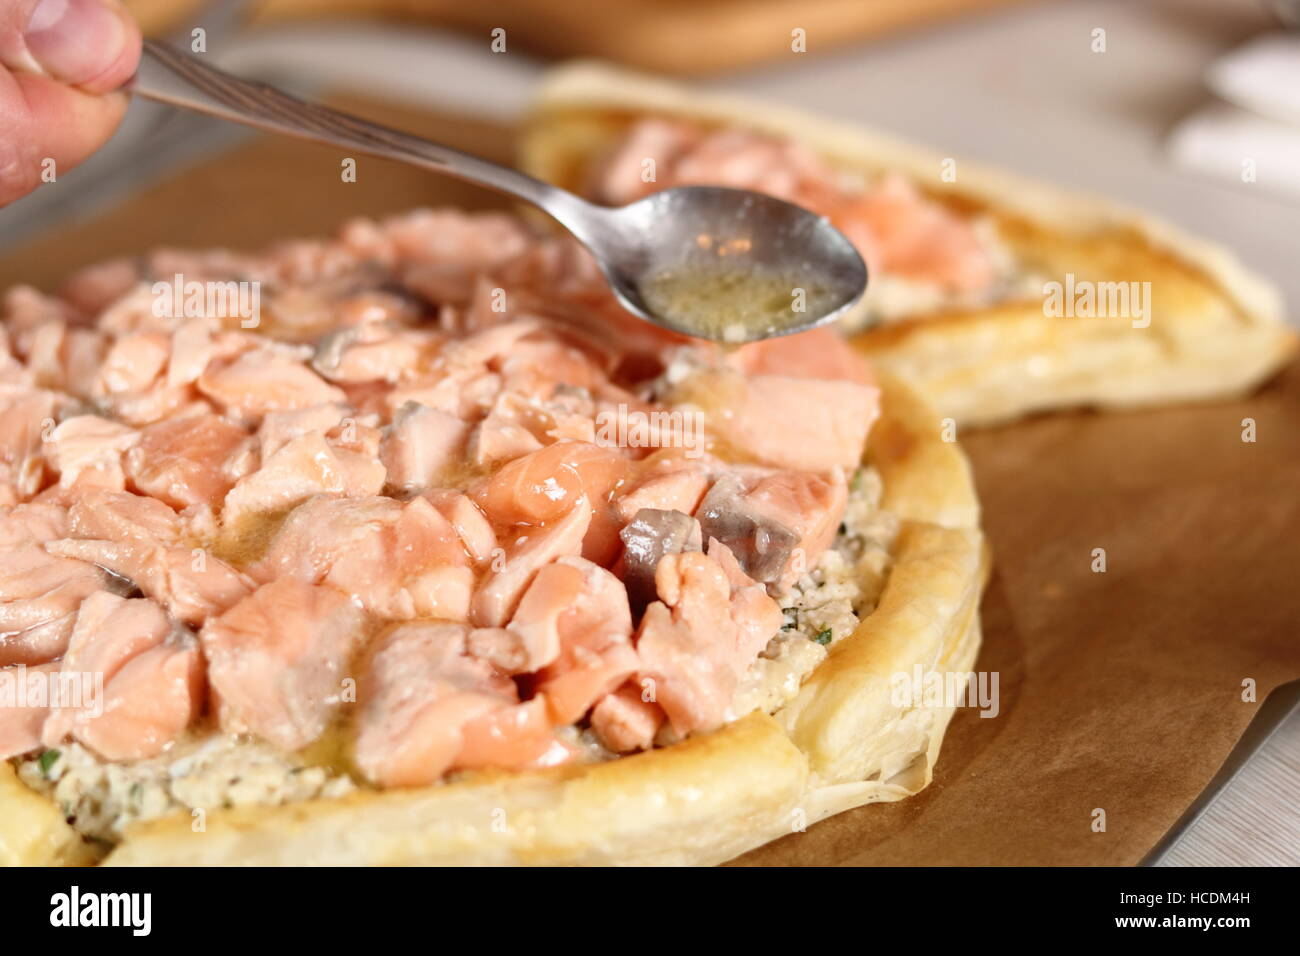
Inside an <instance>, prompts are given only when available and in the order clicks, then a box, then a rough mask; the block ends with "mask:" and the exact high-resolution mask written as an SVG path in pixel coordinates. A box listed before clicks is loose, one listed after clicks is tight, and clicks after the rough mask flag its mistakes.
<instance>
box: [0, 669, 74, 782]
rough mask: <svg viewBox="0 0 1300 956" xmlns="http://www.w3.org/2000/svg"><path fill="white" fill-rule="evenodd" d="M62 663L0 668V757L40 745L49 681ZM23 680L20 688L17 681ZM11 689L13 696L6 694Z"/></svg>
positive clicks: (7, 757) (46, 714) (6, 758)
mask: <svg viewBox="0 0 1300 956" xmlns="http://www.w3.org/2000/svg"><path fill="white" fill-rule="evenodd" d="M60 666H61V665H60V664H58V663H57V662H55V663H52V664H39V665H37V666H35V667H23V666H22V665H19V666H17V667H6V668H0V686H6V685H7V688H8V689H7V690H6V692H5V693H4V694H0V760H8V759H9V758H10V757H20V756H22V755H23V754H25V753H29V752H30V751H33V750H36V749H38V748H39V747H40V746H41V729H42V728H43V727H44V726H45V720H46V718H47V717H49V715H50V694H49V688H50V682H51V680H52V679H53V677H54V675H56V674H58V673H59V667H60ZM20 683H21V684H22V685H23V686H22V688H21V689H20V687H19V684H20ZM11 691H12V699H6V698H8V697H9V695H10V692H11Z"/></svg>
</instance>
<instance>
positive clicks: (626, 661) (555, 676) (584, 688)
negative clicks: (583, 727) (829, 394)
mask: <svg viewBox="0 0 1300 956" xmlns="http://www.w3.org/2000/svg"><path fill="white" fill-rule="evenodd" d="M510 628H511V630H514V631H516V632H518V633H521V634H525V635H527V636H528V637H529V638H530V640H529V644H530V645H532V646H536V645H537V644H539V643H541V639H543V638H544V637H549V635H550V634H552V633H553V634H554V635H555V637H556V638H557V641H556V643H557V644H558V651H559V653H558V655H557V656H555V657H553V658H552V659H551V660H550V661H547V662H545V666H544V667H543V668H542V670H541V672H540V674H539V675H538V676H539V678H540V682H539V684H538V690H539V692H540V693H542V694H544V695H545V696H546V700H547V705H548V707H549V708H550V713H551V718H552V720H554V722H555V723H557V724H569V723H572V722H573V721H575V720H577V719H578V718H580V717H581V716H582V715H583V714H585V713H586V712H587V711H588V710H589V709H590V708H591V706H592V704H594V703H595V702H596V701H597V700H599V699H600V698H601V697H603V696H605V695H606V694H608V693H609V692H610V691H612V690H614V689H615V688H616V687H618V686H619V685H620V684H622V683H623V682H624V681H625V680H627V679H628V678H629V677H631V676H632V675H633V674H634V673H636V671H637V669H638V667H639V665H640V659H639V658H638V657H637V654H636V652H635V651H634V650H633V649H632V643H631V637H632V614H631V610H630V609H629V607H628V600H627V591H626V590H625V589H624V587H623V582H621V581H620V580H619V579H618V578H616V577H615V576H614V575H613V574H611V573H610V572H609V571H606V570H605V569H604V568H602V567H600V566H599V565H597V564H593V563H591V562H590V561H587V560H585V559H584V558H578V557H567V558H560V559H559V561H557V562H556V563H555V564H552V565H548V566H547V567H545V568H543V569H542V570H541V571H539V572H538V574H537V577H536V578H534V579H533V583H532V585H531V586H530V587H529V589H528V593H527V594H525V596H524V600H523V601H521V602H520V605H519V610H518V611H517V612H516V613H515V616H514V618H513V619H512V620H511V622H510Z"/></svg>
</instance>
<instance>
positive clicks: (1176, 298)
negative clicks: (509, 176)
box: [520, 63, 1296, 424]
mask: <svg viewBox="0 0 1300 956" xmlns="http://www.w3.org/2000/svg"><path fill="white" fill-rule="evenodd" d="M647 115H658V116H666V117H675V118H679V119H685V120H690V121H693V122H696V123H700V124H703V125H706V126H708V125H717V126H741V127H745V128H749V129H753V130H756V131H759V132H765V133H768V134H771V135H776V136H782V137H787V138H790V139H794V140H797V141H798V142H800V143H803V144H804V145H806V146H808V147H810V148H811V149H813V150H814V151H815V152H817V153H818V154H819V155H820V156H821V157H822V158H823V159H825V160H826V161H828V162H829V163H831V164H832V165H833V166H835V167H837V168H842V169H846V170H852V171H858V172H862V173H865V174H868V175H877V174H880V173H883V172H886V171H894V172H898V173H901V174H903V175H905V176H908V177H909V178H911V179H912V180H914V181H915V182H916V184H917V185H918V187H920V188H921V189H922V190H923V191H924V192H926V193H928V194H929V195H931V196H934V197H935V198H938V199H940V200H941V201H944V202H946V203H949V204H951V205H953V206H955V207H958V208H961V209H964V210H968V211H970V212H972V213H978V214H980V215H982V216H985V217H988V218H989V219H991V220H992V221H993V222H994V223H995V224H996V226H997V229H998V233H999V235H1000V237H1001V238H1002V240H1003V241H1004V242H1005V243H1006V244H1007V245H1008V246H1009V248H1010V249H1011V251H1012V252H1013V254H1014V255H1015V256H1016V257H1017V259H1018V261H1019V262H1020V263H1021V264H1023V265H1024V267H1025V268H1026V269H1027V270H1028V271H1030V272H1032V273H1034V274H1041V275H1043V276H1044V277H1045V278H1046V279H1047V280H1051V281H1061V282H1063V281H1064V276H1065V275H1066V273H1073V274H1074V275H1075V276H1076V278H1077V279H1087V280H1090V281H1094V282H1099V281H1107V282H1119V281H1139V282H1150V283H1151V310H1150V324H1149V326H1148V327H1145V328H1134V327H1133V324H1132V322H1131V321H1130V320H1129V319H1127V318H1058V317H1052V316H1048V315H1046V314H1044V308H1043V298H1042V296H1039V295H1035V296H1033V297H1032V298H1029V299H1021V300H1019V301H1009V302H1006V303H1001V304H997V305H994V306H990V307H984V308H970V309H962V310H960V311H953V312H951V313H948V314H944V315H938V316H930V315H926V316H918V317H917V318H915V319H910V320H906V321H903V322H900V323H898V324H895V325H891V326H887V327H881V328H876V329H873V330H871V331H868V332H866V333H863V334H861V335H859V336H857V337H855V340H854V342H855V345H856V346H857V347H858V348H860V349H861V350H862V351H863V352H865V353H867V354H868V355H870V356H871V358H872V359H873V361H875V362H876V363H877V364H878V365H879V366H881V367H883V368H885V369H888V370H889V371H891V372H893V373H894V374H896V375H898V376H900V377H901V378H904V379H906V380H907V381H909V382H911V383H912V384H914V385H916V386H917V387H918V388H919V389H920V390H921V391H922V392H923V393H925V394H926V396H927V397H928V398H929V399H930V400H931V401H932V402H933V403H934V405H935V407H936V408H938V410H939V411H940V412H941V413H942V414H943V415H945V416H950V417H952V418H954V419H956V420H957V421H959V422H961V423H965V424H990V423H994V422H1000V421H1006V420H1010V419H1014V418H1018V417H1020V416H1023V415H1025V414H1028V413H1031V412H1035V411H1041V410H1047V409H1056V408H1065V407H1071V406H1097V407H1103V408H1125V407H1133V406H1142V405H1151V404H1158V403H1164V402H1178V401H1191V400H1201V399H1215V398H1225V397H1229V396H1232V395H1235V394H1239V393H1242V392H1245V391H1247V390H1249V389H1250V388H1252V387H1253V386H1255V385H1257V384H1258V383H1259V382H1261V381H1262V380H1264V379H1265V378H1267V377H1268V376H1269V375H1271V374H1272V373H1273V372H1275V371H1276V370H1277V369H1278V368H1279V367H1280V366H1281V365H1282V364H1284V363H1285V362H1286V360H1287V359H1288V358H1289V357H1290V356H1291V355H1292V354H1294V352H1295V347H1296V335H1295V333H1294V332H1293V331H1291V330H1290V329H1288V328H1287V327H1286V326H1285V324H1284V323H1283V319H1282V307H1281V300H1280V298H1279V296H1278V293H1277V290H1276V289H1275V288H1274V287H1273V286H1271V285H1270V284H1269V283H1268V282H1266V281H1265V280H1263V279H1262V278H1260V277H1259V276H1257V275H1254V274H1253V273H1251V272H1249V271H1247V270H1246V269H1245V268H1244V267H1243V266H1242V265H1241V264H1240V263H1239V262H1238V261H1237V260H1236V259H1235V258H1234V257H1233V256H1232V254H1231V253H1230V252H1228V251H1227V250H1225V249H1223V248H1222V247H1220V246H1216V245H1214V244H1212V243H1209V242H1206V241H1204V240H1201V239H1198V238H1195V237H1193V236H1189V235H1187V234H1185V233H1182V232H1180V231H1179V230H1177V229H1175V228H1174V227H1172V226H1170V225H1168V224H1166V223H1163V222H1160V221H1158V220H1156V219H1153V218H1151V217H1149V216H1147V215H1145V214H1143V213H1140V212H1136V211H1133V210H1130V209H1126V208H1123V207H1121V206H1118V205H1116V204H1114V203H1111V202H1109V201H1106V200H1102V199H1097V198H1094V197H1088V196H1081V195H1076V194H1072V193H1069V192H1066V191H1064V190H1061V189H1057V188H1054V187H1050V186H1046V185H1043V184H1040V183H1035V182H1031V181H1028V180H1025V179H1022V178H1019V177H1016V176H1013V175H1010V174H1008V173H1004V172H1001V171H997V170H993V169H988V168H983V167H980V166H978V165H976V164H973V163H968V162H965V161H962V162H961V163H960V165H959V166H958V167H957V176H956V181H954V182H943V181H942V179H941V177H940V171H941V169H942V168H943V165H942V164H943V163H944V162H945V159H946V158H945V157H944V156H942V155H941V154H939V153H935V152H932V151H930V150H927V149H923V148H921V147H918V146H914V145H911V144H907V143H903V142H900V141H898V140H895V139H892V138H890V137H887V136H883V135H880V134H878V133H874V132H870V131H867V130H864V129H861V128H858V127H855V126H850V125H845V124H842V123H836V122H833V121H830V120H825V119H820V118H816V117H812V116H809V115H807V114H804V113H801V112H797V111H794V110H789V109H784V108H781V107H778V106H773V105H771V104H766V103H764V104H759V103H756V102H754V101H750V100H745V99H741V98H738V97H729V96H722V95H713V94H703V93H701V92H700V91H698V90H692V89H690V88H688V87H684V86H678V85H675V84H671V83H667V82H663V81H660V80H653V79H648V78H645V77H642V76H639V75H636V74H631V73H627V72H624V71H621V70H616V69H613V68H610V67H605V66H602V65H596V64H583V63H579V64H576V65H572V66H566V67H562V68H559V69H557V70H555V71H554V72H553V73H552V74H551V76H550V78H549V79H548V80H547V82H546V83H545V84H544V85H543V88H542V90H541V93H540V94H539V96H538V98H537V101H536V104H535V107H534V110H533V114H532V116H531V118H530V120H529V121H528V123H527V126H526V129H525V135H524V137H523V140H522V144H521V154H520V160H521V165H522V167H523V168H524V169H525V170H526V171H528V172H530V173H532V174H533V175H535V176H538V177H540V178H542V179H545V180H548V181H550V182H555V183H557V184H559V185H561V186H565V187H566V188H569V189H580V188H582V186H583V184H584V182H585V181H586V179H587V176H588V172H589V170H590V168H591V166H590V164H591V163H592V162H593V160H594V159H595V158H596V157H598V156H600V155H601V154H602V152H603V151H604V150H605V148H606V147H608V146H609V145H610V144H611V143H613V142H614V141H616V140H617V139H618V137H619V136H620V135H621V134H622V132H623V131H624V130H625V129H626V128H627V127H628V125H629V124H631V123H632V122H634V121H635V120H636V119H638V118H640V117H644V116H647ZM852 321H853V317H852V316H851V317H850V318H849V320H848V322H849V323H850V325H851V323H852Z"/></svg>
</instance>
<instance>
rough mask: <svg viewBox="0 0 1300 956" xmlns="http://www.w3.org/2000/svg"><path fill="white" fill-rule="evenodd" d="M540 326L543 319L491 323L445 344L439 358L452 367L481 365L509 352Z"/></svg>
mask: <svg viewBox="0 0 1300 956" xmlns="http://www.w3.org/2000/svg"><path fill="white" fill-rule="evenodd" d="M540 327H541V323H539V322H538V321H536V320H533V319H521V320H519V321H517V322H502V323H499V324H497V325H491V326H488V327H487V328H485V329H482V330H481V331H478V332H474V333H472V334H470V335H467V336H465V337H464V338H460V339H453V340H452V341H450V342H448V343H447V344H446V345H445V346H443V349H442V354H441V356H440V359H441V361H442V362H443V363H445V364H446V365H447V366H450V367H453V368H455V367H459V368H476V367H481V366H484V365H487V364H488V363H489V362H491V361H493V360H494V359H498V358H503V357H505V356H507V355H509V353H510V351H511V349H513V348H514V347H515V345H516V344H517V343H518V342H519V340H520V339H522V338H524V337H525V336H527V335H531V334H532V333H533V332H536V331H537V330H538V329H539V328H540Z"/></svg>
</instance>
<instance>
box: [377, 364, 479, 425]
mask: <svg viewBox="0 0 1300 956" xmlns="http://www.w3.org/2000/svg"><path fill="white" fill-rule="evenodd" d="M500 392H501V376H500V375H498V374H497V373H496V372H486V371H483V370H482V369H474V368H469V369H463V368H452V369H446V370H440V372H439V374H438V377H436V378H433V379H432V380H424V379H421V380H418V381H414V382H411V383H410V384H407V385H399V386H398V387H397V388H394V389H392V390H390V391H388V392H386V393H385V395H384V406H385V409H386V411H387V412H388V413H389V414H390V415H392V414H396V413H397V411H398V409H400V408H401V407H402V406H403V405H405V404H406V403H407V402H415V403H416V404H417V405H427V406H428V407H429V408H436V409H438V410H439V411H443V412H447V413H448V414H450V415H455V416H456V417H457V418H460V419H462V420H464V421H476V420H478V419H480V418H482V417H483V416H484V415H486V414H487V413H488V411H489V410H490V409H491V408H492V406H493V404H494V403H495V402H496V400H497V396H498V395H499V394H500Z"/></svg>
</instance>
